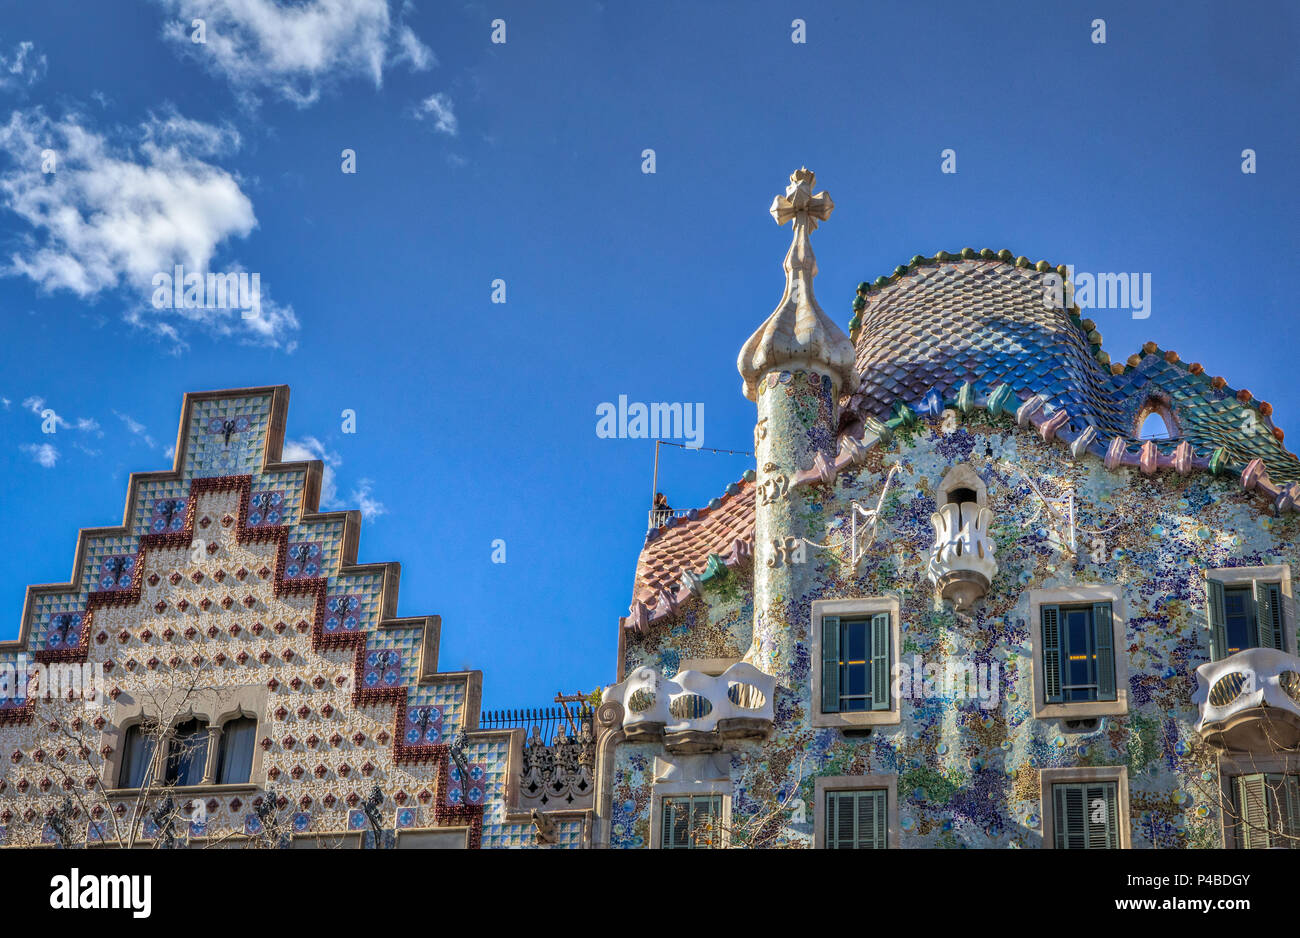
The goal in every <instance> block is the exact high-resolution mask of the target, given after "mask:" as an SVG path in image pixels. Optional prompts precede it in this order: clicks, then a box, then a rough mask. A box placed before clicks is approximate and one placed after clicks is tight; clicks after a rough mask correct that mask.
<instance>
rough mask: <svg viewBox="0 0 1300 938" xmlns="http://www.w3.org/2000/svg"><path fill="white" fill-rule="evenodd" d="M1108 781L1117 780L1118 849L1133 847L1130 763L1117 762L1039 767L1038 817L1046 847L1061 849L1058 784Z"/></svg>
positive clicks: (1116, 819)
mask: <svg viewBox="0 0 1300 938" xmlns="http://www.w3.org/2000/svg"><path fill="white" fill-rule="evenodd" d="M1105 782H1114V783H1115V794H1116V805H1115V823H1116V827H1117V828H1118V830H1117V831H1116V833H1117V834H1118V835H1119V845H1118V847H1117V848H1116V849H1119V850H1129V849H1131V848H1132V842H1131V837H1132V827H1133V822H1132V818H1131V817H1130V807H1129V790H1128V766H1123V765H1114V766H1085V767H1078V768H1069V769H1039V770H1038V786H1039V788H1038V810H1039V814H1038V816H1039V817H1040V818H1041V819H1042V828H1043V842H1042V847H1043V849H1044V850H1057V849H1061V848H1058V847H1057V846H1056V791H1055V788H1056V786H1057V785H1077V784H1089V783H1105Z"/></svg>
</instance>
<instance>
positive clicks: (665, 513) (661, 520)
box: [647, 508, 693, 531]
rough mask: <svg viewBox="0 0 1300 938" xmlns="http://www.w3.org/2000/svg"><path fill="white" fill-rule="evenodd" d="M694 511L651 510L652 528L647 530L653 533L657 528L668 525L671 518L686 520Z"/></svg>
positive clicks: (685, 509)
mask: <svg viewBox="0 0 1300 938" xmlns="http://www.w3.org/2000/svg"><path fill="white" fill-rule="evenodd" d="M692 510H693V509H690V508H667V509H665V508H651V509H650V519H649V520H650V526H649V528H648V529H647V530H651V531H653V530H654V529H655V528H662V527H663V526H664V525H665V524H667V523H668V519H669V518H685V517H686V516H687V515H689V514H690V513H691V511H692Z"/></svg>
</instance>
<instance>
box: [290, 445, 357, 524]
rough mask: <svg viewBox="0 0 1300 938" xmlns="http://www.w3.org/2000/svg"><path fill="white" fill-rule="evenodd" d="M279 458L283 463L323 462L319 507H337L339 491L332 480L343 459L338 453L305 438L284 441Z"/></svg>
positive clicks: (335, 482)
mask: <svg viewBox="0 0 1300 938" xmlns="http://www.w3.org/2000/svg"><path fill="white" fill-rule="evenodd" d="M281 456H282V458H283V459H284V461H285V462H301V461H303V460H307V459H319V460H320V461H321V462H323V463H324V464H325V471H324V473H323V474H322V477H321V484H320V504H321V507H322V508H337V507H339V505H338V501H337V499H338V492H339V489H338V482H337V481H335V478H334V468H335V467H336V466H338V465H340V464H342V462H343V459H342V457H340V456H339V454H338V453H335V452H332V451H331V450H327V449H326V448H325V444H324V443H322V442H321V441H320V440H318V439H316V437H314V436H307V437H303V438H302V439H301V440H285V441H284V451H283V453H282V454H281Z"/></svg>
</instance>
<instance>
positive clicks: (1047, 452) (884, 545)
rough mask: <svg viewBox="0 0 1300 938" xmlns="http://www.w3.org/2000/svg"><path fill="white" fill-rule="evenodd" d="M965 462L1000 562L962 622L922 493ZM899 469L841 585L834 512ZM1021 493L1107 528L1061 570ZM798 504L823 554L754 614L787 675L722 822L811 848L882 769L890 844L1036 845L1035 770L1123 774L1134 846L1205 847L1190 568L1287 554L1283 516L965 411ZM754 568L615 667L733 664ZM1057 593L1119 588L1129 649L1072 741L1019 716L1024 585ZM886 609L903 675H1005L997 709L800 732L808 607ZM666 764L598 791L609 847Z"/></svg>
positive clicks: (1211, 825)
mask: <svg viewBox="0 0 1300 938" xmlns="http://www.w3.org/2000/svg"><path fill="white" fill-rule="evenodd" d="M768 393H771V390H770V389H769V391H768ZM761 415H762V411H761V410H760V416H761ZM788 419H789V420H790V421H791V425H790V426H784V427H769V428H768V431H767V432H769V433H772V432H783V433H788V434H795V435H797V434H801V432H802V431H803V430H804V429H805V427H804V426H803V424H802V422H801V421H797V413H796V414H795V416H793V417H789V418H788ZM796 421H797V422H796ZM960 464H967V465H969V466H970V467H971V468H972V469H973V470H974V471H975V473H976V474H977V475H978V476H979V478H980V479H981V480H982V481H983V482H984V484H985V485H986V486H987V489H988V506H989V507H990V508H991V509H992V511H993V515H994V518H995V526H994V528H993V534H994V537H995V540H996V557H997V562H998V565H999V572H998V574H997V576H996V577H995V579H994V581H993V583H992V586H991V589H990V590H989V593H988V595H987V596H986V597H985V598H984V600H983V601H982V602H981V603H979V604H977V606H976V608H975V609H974V611H973V614H972V615H971V616H970V617H964V618H959V617H957V616H956V615H954V613H953V612H952V611H951V609H950V607H947V606H945V605H943V604H941V603H938V602H936V600H935V598H934V587H933V585H932V583H931V582H930V581H929V580H928V579H927V576H926V562H927V559H928V553H929V549H930V547H931V545H932V544H933V541H934V534H933V531H932V529H931V526H930V516H931V513H932V512H934V511H935V508H936V490H937V487H938V485H939V483H940V481H941V480H942V478H943V477H944V475H945V474H946V473H947V472H948V471H949V470H950V469H951V468H952V467H954V466H957V465H960ZM895 466H897V467H898V472H897V474H896V475H895V478H894V482H893V485H892V487H891V490H890V493H889V496H888V497H887V499H886V501H885V507H884V511H883V512H882V523H881V529H880V534H879V536H878V537H877V539H876V542H875V544H874V545H873V546H872V547H871V548H870V549H869V550H868V552H867V554H866V556H865V557H864V558H863V559H862V561H861V562H860V564H859V566H858V569H857V573H856V574H854V573H853V572H852V570H851V569H850V564H848V563H846V562H845V560H846V556H845V553H844V552H842V551H837V550H835V549H833V546H834V545H836V544H843V543H845V542H846V541H847V529H848V527H849V525H850V502H851V501H853V500H855V499H856V500H858V501H859V502H860V503H862V504H865V505H869V506H874V505H875V503H876V501H877V499H878V498H879V496H880V493H881V490H882V485H883V482H884V478H885V475H886V473H887V472H888V471H889V470H890V468H891V467H895ZM1031 479H1032V481H1033V483H1034V484H1035V485H1036V486H1037V487H1038V488H1039V490H1040V491H1041V492H1042V493H1043V494H1044V495H1046V496H1047V497H1049V498H1052V497H1056V496H1060V495H1063V494H1065V493H1066V492H1067V491H1071V490H1072V491H1073V492H1074V493H1075V499H1076V506H1077V507H1076V510H1077V511H1078V513H1079V518H1078V524H1079V526H1080V527H1081V528H1085V529H1091V530H1103V529H1110V528H1112V526H1113V530H1109V531H1108V532H1107V533H1106V534H1104V535H1101V536H1095V535H1088V534H1082V533H1081V534H1080V535H1079V545H1078V547H1079V549H1078V551H1077V554H1076V555H1075V556H1071V555H1070V554H1069V553H1068V552H1067V551H1063V550H1062V540H1061V537H1060V534H1059V526H1058V525H1057V524H1056V523H1055V522H1054V521H1053V520H1052V519H1051V518H1050V517H1049V516H1048V514H1047V511H1046V509H1045V508H1044V505H1043V503H1042V502H1041V501H1040V500H1039V498H1038V497H1037V496H1036V495H1035V493H1034V491H1033V490H1032V488H1031V485H1030V480H1031ZM760 481H762V477H761V476H760ZM792 505H793V506H794V510H795V511H796V512H797V515H798V517H797V518H795V519H794V520H793V522H792V524H794V525H796V526H798V527H803V528H805V529H806V530H808V531H810V532H814V533H813V534H812V535H810V539H811V540H813V541H815V542H818V543H820V544H825V545H832V549H829V550H828V549H818V548H812V547H809V548H808V558H807V563H806V565H805V566H804V568H803V569H801V571H800V575H799V577H798V578H797V579H792V580H790V582H791V583H794V584H797V588H798V589H799V593H798V595H794V596H785V597H781V602H780V603H778V604H775V605H773V606H769V607H766V608H764V609H762V610H760V611H761V612H762V613H763V615H764V617H770V616H772V615H774V614H776V615H783V616H785V621H781V622H780V623H779V628H780V630H783V631H785V632H786V633H787V634H788V635H789V636H790V640H791V644H792V646H793V652H792V658H791V661H790V662H789V663H788V667H789V668H790V672H791V675H792V677H791V680H790V681H789V683H788V684H786V685H783V686H782V687H780V688H779V689H778V696H777V699H776V723H775V729H774V731H773V733H772V736H771V738H770V739H769V740H768V741H767V742H766V743H764V744H761V745H741V746H737V747H734V751H733V752H732V755H731V786H732V791H731V794H732V798H733V805H732V811H733V817H734V818H735V819H736V820H735V822H734V823H735V825H736V826H737V827H742V826H743V819H744V818H746V817H753V816H756V815H760V814H763V813H765V812H771V811H773V810H774V808H775V807H777V806H781V805H784V806H785V807H784V808H783V809H782V810H781V811H780V812H779V813H780V816H781V817H782V822H781V824H780V826H779V831H778V833H777V836H776V837H775V838H774V839H772V840H771V841H768V843H769V844H770V845H775V844H780V843H785V844H791V845H809V844H811V842H812V839H813V833H814V810H813V805H814V785H813V782H814V779H815V778H816V777H818V776H839V775H862V774H875V773H880V774H887V775H895V776H897V779H898V802H899V804H898V817H899V828H900V842H901V846H903V847H941V846H945V847H955V846H969V847H1038V846H1040V845H1041V842H1042V830H1043V819H1042V817H1041V816H1040V812H1041V810H1042V808H1041V803H1040V794H1039V771H1040V770H1041V769H1047V768H1055V767H1062V768H1063V767H1079V766H1126V767H1127V770H1128V781H1129V789H1130V796H1129V808H1130V821H1129V823H1130V835H1131V842H1132V845H1133V846H1134V847H1143V846H1157V847H1213V846H1220V845H1221V834H1220V823H1221V818H1220V817H1219V801H1218V790H1219V789H1218V784H1219V782H1218V775H1217V769H1216V764H1215V760H1214V758H1213V755H1212V754H1211V753H1210V752H1209V751H1208V750H1207V748H1206V747H1205V745H1204V744H1203V743H1202V742H1201V741H1200V740H1199V738H1198V736H1197V735H1196V733H1195V732H1194V729H1193V725H1194V723H1195V721H1196V717H1197V710H1196V707H1195V705H1193V704H1192V703H1191V699H1190V698H1191V694H1192V691H1193V690H1194V689H1195V686H1196V681H1195V677H1194V674H1193V672H1194V670H1195V668H1196V667H1197V666H1198V665H1200V664H1202V663H1204V662H1205V661H1207V660H1209V637H1208V629H1207V625H1206V608H1205V595H1204V580H1203V575H1204V573H1205V571H1206V570H1207V569H1210V568H1221V567H1233V566H1252V565H1265V564H1287V563H1289V562H1290V560H1291V558H1292V557H1294V556H1295V554H1296V551H1297V547H1300V544H1298V542H1300V519H1298V518H1297V517H1296V516H1295V515H1294V514H1286V515H1283V516H1282V517H1281V518H1276V517H1273V515H1272V512H1271V511H1270V509H1269V506H1268V503H1267V502H1265V501H1262V500H1258V499H1256V498H1254V497H1253V496H1252V495H1250V494H1248V493H1246V492H1243V491H1242V488H1241V487H1240V485H1239V484H1237V483H1236V482H1235V481H1234V480H1232V479H1231V478H1224V477H1217V478H1216V477H1215V476H1213V475H1211V474H1210V473H1208V472H1203V471H1195V472H1191V473H1190V474H1188V475H1186V476H1182V475H1179V474H1176V473H1174V472H1171V471H1162V472H1159V473H1158V474H1155V475H1152V476H1148V475H1144V474H1142V473H1140V472H1139V471H1137V470H1136V469H1133V468H1128V467H1121V468H1118V469H1116V470H1108V469H1106V468H1105V466H1104V465H1103V463H1102V461H1101V460H1099V459H1097V458H1095V457H1092V456H1084V457H1083V458H1081V459H1080V460H1079V461H1077V462H1075V461H1072V460H1071V459H1070V457H1069V454H1068V453H1067V452H1065V450H1064V449H1063V448H1062V447H1060V446H1059V445H1052V444H1048V443H1044V442H1043V440H1042V439H1040V438H1039V436H1038V435H1036V434H1035V433H1034V432H1033V430H1032V428H1030V429H1020V428H1017V427H1015V426H1014V425H1013V424H1009V423H1008V422H1007V421H1006V420H1005V419H1003V420H995V419H993V418H991V417H990V416H989V415H988V414H987V413H986V412H984V411H980V410H975V411H972V412H971V413H970V414H969V415H968V416H967V417H961V416H960V415H959V414H957V413H956V412H953V411H949V412H947V413H945V414H944V415H942V416H941V417H937V418H935V419H930V420H922V421H920V422H919V423H918V424H916V425H915V426H912V427H908V426H903V427H900V429H899V430H898V431H897V432H896V434H895V435H894V437H893V439H892V441H891V442H889V443H882V444H880V445H878V446H877V447H875V448H874V449H873V450H872V451H871V452H870V454H869V455H868V456H867V459H866V462H865V463H864V464H862V465H861V466H860V467H856V468H852V469H850V470H849V471H847V472H842V473H841V474H839V475H838V476H837V477H836V478H835V479H834V481H833V482H832V483H831V484H829V485H828V484H825V483H821V484H813V485H809V486H807V487H805V488H802V489H801V490H800V492H799V496H798V499H797V501H793V502H792ZM762 510H763V509H762V508H761V507H760V509H759V518H760V524H761V519H762V514H761V513H762ZM755 556H756V561H755V567H754V568H753V569H748V570H744V571H740V572H733V573H732V574H731V575H730V576H728V577H726V578H724V580H723V582H722V583H721V584H719V585H718V586H716V587H714V588H712V589H706V590H705V591H704V592H703V594H702V595H701V596H700V597H698V598H695V599H692V600H691V601H690V602H687V603H683V605H682V607H681V610H680V612H679V614H678V616H677V617H675V618H674V619H673V620H671V621H663V620H661V621H658V622H654V623H651V624H650V626H649V628H648V630H647V631H646V633H645V634H644V635H638V634H637V633H635V632H631V631H629V633H628V635H627V637H626V642H625V655H624V673H625V674H626V673H630V672H631V671H632V670H634V669H635V668H636V667H639V666H642V665H650V666H653V667H656V668H659V669H662V670H663V672H664V673H665V674H666V675H668V676H672V675H673V674H675V673H676V671H677V669H678V668H679V666H680V662H681V661H682V660H683V659H686V658H702V657H738V656H742V655H744V654H746V652H747V651H748V649H749V647H750V632H751V629H752V627H753V626H752V622H753V612H754V610H753V607H752V604H753V602H754V596H755V593H756V592H760V593H761V592H762V591H761V590H756V588H755V585H754V582H753V581H754V580H755V579H761V578H767V577H769V576H770V575H771V573H772V571H771V570H769V569H768V567H767V566H766V565H765V564H763V563H762V553H761V552H758V553H756V555H755ZM755 571H757V572H755ZM1072 584H1108V585H1117V586H1119V587H1120V588H1121V589H1122V590H1123V594H1124V598H1125V602H1126V605H1127V617H1128V618H1127V631H1126V641H1125V647H1123V648H1121V649H1117V654H1119V655H1123V656H1125V657H1126V659H1127V664H1128V676H1129V680H1128V695H1129V697H1128V699H1129V709H1128V712H1127V714H1125V715H1123V716H1114V717H1101V718H1099V721H1098V723H1097V725H1096V728H1095V729H1092V730H1084V731H1078V732H1075V731H1071V730H1069V729H1067V728H1066V727H1065V725H1064V723H1063V721H1062V720H1058V719H1036V718H1035V717H1034V716H1033V708H1032V694H1033V685H1032V652H1031V638H1030V634H1031V628H1032V627H1033V624H1032V623H1031V615H1030V605H1029V591H1030V590H1032V589H1043V588H1053V587H1058V586H1067V585H1072ZM884 595H896V596H898V597H899V598H900V601H901V606H902V616H901V634H902V649H901V652H902V654H901V657H902V659H903V660H911V659H912V658H913V656H920V658H921V659H923V660H924V661H927V662H931V661H940V660H944V659H948V658H959V659H965V660H969V661H971V662H974V663H977V664H985V665H994V664H996V666H997V668H998V673H1000V674H1001V675H1002V682H1001V693H1000V696H999V698H998V701H997V704H996V706H993V707H989V708H987V709H985V708H982V707H981V706H980V702H979V701H978V700H969V699H957V698H955V697H950V698H942V697H939V698H925V699H916V700H912V699H904V700H902V702H901V724H900V725H896V726H888V725H886V726H876V727H875V728H874V729H873V731H872V732H871V734H870V735H869V736H867V737H865V738H848V737H846V736H845V735H843V734H842V733H841V732H840V731H839V730H838V729H816V728H813V726H812V724H811V719H810V715H811V713H812V707H813V706H814V702H813V701H812V700H811V699H810V698H811V693H810V692H811V686H812V681H811V677H812V674H811V668H812V667H813V663H812V661H811V655H810V652H811V643H810V635H809V628H810V622H811V604H812V602H813V600H818V599H836V598H861V597H871V596H884ZM782 610H788V612H782ZM776 624H777V623H768V628H771V627H772V626H773V625H776ZM662 752H663V750H662V748H660V747H658V746H655V745H649V744H637V745H630V744H623V745H621V746H619V748H618V750H617V752H616V755H615V759H614V769H613V774H612V778H611V779H610V780H609V785H610V788H611V793H612V800H611V814H610V842H611V844H612V845H613V846H615V847H624V848H629V847H642V846H647V845H648V844H649V843H650V830H649V824H650V814H651V797H652V790H653V771H652V769H653V765H654V757H655V755H656V754H661V753H662Z"/></svg>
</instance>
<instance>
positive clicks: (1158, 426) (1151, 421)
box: [1138, 411, 1173, 440]
mask: <svg viewBox="0 0 1300 938" xmlns="http://www.w3.org/2000/svg"><path fill="white" fill-rule="evenodd" d="M1172 436H1173V434H1172V433H1170V432H1169V425H1168V424H1166V423H1165V418H1164V417H1162V416H1160V414H1159V413H1157V412H1155V411H1152V412H1151V413H1149V414H1147V417H1146V419H1145V420H1143V421H1142V427H1141V429H1140V430H1138V439H1139V440H1167V439H1169V438H1170V437H1172Z"/></svg>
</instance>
